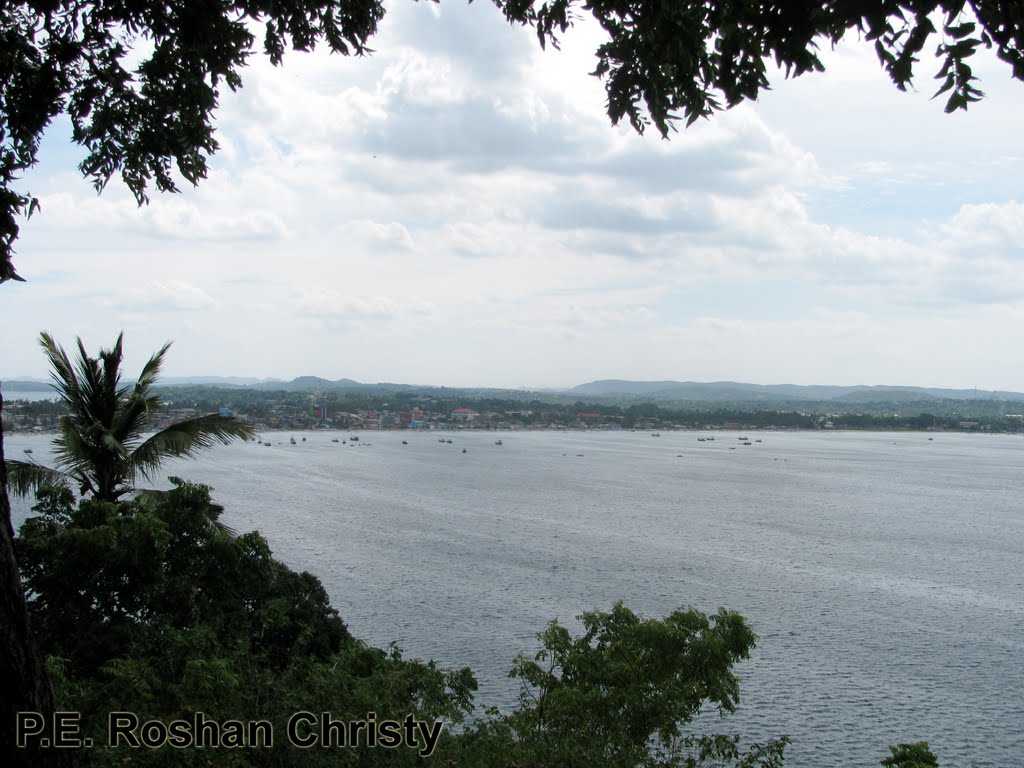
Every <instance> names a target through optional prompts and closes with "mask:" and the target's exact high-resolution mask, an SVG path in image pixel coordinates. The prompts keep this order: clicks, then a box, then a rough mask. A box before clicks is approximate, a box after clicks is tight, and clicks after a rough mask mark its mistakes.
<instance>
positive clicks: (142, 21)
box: [0, 0, 384, 282]
mask: <svg viewBox="0 0 1024 768" xmlns="http://www.w3.org/2000/svg"><path fill="white" fill-rule="evenodd" d="M383 15H384V9H383V7H382V6H381V4H380V2H379V0H354V2H353V1H349V0H346V1H343V2H337V1H335V0H285V1H284V2H280V1H275V0H190V1H189V2H172V3H168V2H163V0H133V1H132V2H125V1H124V0H114V1H113V2H96V0H64V1H63V2H52V1H51V2H42V1H36V2H21V3H0V185H2V187H0V282H3V281H5V280H10V279H18V276H17V274H16V273H15V271H14V268H13V266H12V264H11V260H10V259H11V247H12V245H13V243H14V240H15V239H16V238H17V236H18V223H17V219H18V217H19V216H21V215H31V213H32V212H33V210H34V209H35V208H36V207H37V205H38V203H37V201H35V200H34V199H33V198H31V197H30V196H29V195H28V194H27V193H24V192H22V191H20V190H19V191H16V190H15V189H13V188H12V187H13V185H14V184H15V182H16V181H17V180H18V178H19V176H20V175H21V174H22V173H23V172H24V171H25V170H26V169H28V168H31V167H32V166H33V165H34V164H35V163H36V160H37V153H38V150H39V143H40V140H41V139H42V135H43V131H44V130H45V129H46V127H47V125H49V123H50V121H51V120H53V119H54V118H55V117H57V116H58V115H61V114H67V115H68V117H69V118H70V119H71V124H72V130H73V138H74V141H75V142H77V143H78V144H81V145H82V146H84V147H85V148H86V149H87V150H88V156H87V157H86V159H85V160H84V161H83V162H82V164H81V166H80V170H81V171H82V173H83V174H85V175H86V176H87V177H89V178H90V179H92V181H93V184H94V185H95V187H96V189H97V190H102V189H103V187H104V186H105V185H106V184H107V182H108V181H109V180H110V179H111V177H113V176H114V175H116V174H120V175H121V178H122V179H123V180H124V182H125V184H127V185H128V188H129V189H130V190H131V191H132V194H134V195H135V199H136V200H137V201H138V202H139V203H140V204H141V203H144V202H146V194H147V189H148V187H149V185H150V184H151V183H152V184H154V185H155V186H156V188H157V189H158V190H159V191H161V192H167V191H174V190H175V183H174V179H173V175H172V174H173V169H175V168H176V169H177V172H178V173H180V174H181V176H182V177H183V178H184V179H185V180H187V181H189V182H191V183H193V184H194V183H196V182H198V181H199V180H200V179H202V178H204V177H205V176H206V163H207V159H208V158H209V156H210V155H212V154H213V153H214V152H215V151H216V150H217V141H216V140H215V139H214V136H213V133H214V131H213V119H214V110H215V109H216V107H217V102H218V98H219V95H220V89H221V88H222V87H223V86H225V85H226V86H227V87H228V88H230V89H232V90H235V89H237V88H239V87H240V86H241V85H242V78H241V75H240V74H239V70H240V69H241V68H242V67H243V66H245V63H246V60H247V59H248V58H249V57H250V56H251V55H253V53H254V52H256V50H257V47H259V48H261V49H262V50H263V51H264V52H265V53H266V54H267V55H268V56H269V57H270V60H271V61H272V62H274V63H275V64H280V63H281V60H282V58H283V56H284V53H285V51H286V50H287V49H288V48H289V47H290V48H293V49H295V50H303V51H308V50H313V49H314V48H315V47H316V46H317V44H318V43H326V44H327V45H328V46H329V47H330V49H331V50H332V51H334V52H337V53H343V54H349V53H355V54H363V53H366V52H367V48H366V41H367V40H368V39H369V38H370V37H371V36H372V35H373V34H374V33H375V32H376V31H377V23H378V22H379V21H380V19H381V18H382V17H383ZM256 25H262V29H263V39H262V42H261V43H259V44H258V43H257V40H256V36H255V35H254V34H253V31H252V30H253V29H254V27H255V26H256ZM139 51H149V53H148V55H145V56H144V57H143V58H142V60H141V61H137V57H138V52H139Z"/></svg>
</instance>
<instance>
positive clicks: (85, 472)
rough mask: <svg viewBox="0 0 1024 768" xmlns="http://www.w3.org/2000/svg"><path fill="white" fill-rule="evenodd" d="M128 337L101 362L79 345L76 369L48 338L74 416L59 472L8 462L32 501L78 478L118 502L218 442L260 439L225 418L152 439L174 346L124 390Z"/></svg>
mask: <svg viewBox="0 0 1024 768" xmlns="http://www.w3.org/2000/svg"><path fill="white" fill-rule="evenodd" d="M122 337H123V334H121V335H118V337H117V341H116V342H115V343H114V346H113V347H112V348H111V349H101V350H100V353H99V356H98V357H90V355H89V353H88V352H86V351H85V346H84V345H83V344H82V340H81V339H79V340H78V360H77V362H76V363H75V364H72V362H71V359H70V358H69V357H68V355H67V353H66V352H65V351H64V349H63V348H62V347H60V346H59V345H58V344H57V343H56V342H55V341H54V340H53V337H52V336H50V334H48V333H46V332H43V333H42V334H40V337H39V343H40V345H41V346H42V347H43V350H44V351H45V353H46V356H47V358H48V359H49V361H50V368H51V374H50V375H51V377H52V378H53V382H54V389H55V390H56V392H57V395H58V397H59V399H60V401H61V402H62V403H63V404H64V406H65V407H66V408H67V411H68V413H67V415H66V416H64V417H63V418H62V419H61V422H60V434H59V435H58V436H57V437H56V438H55V439H54V446H55V449H56V456H57V467H56V468H54V469H51V468H49V467H44V466H42V465H40V464H37V463H34V462H25V461H15V460H8V461H7V470H8V479H9V482H10V485H11V489H12V490H13V491H14V492H15V493H19V494H21V495H27V494H28V493H29V492H31V491H33V490H36V489H38V488H41V487H44V486H47V485H54V484H59V483H61V482H63V481H64V480H65V479H70V480H72V481H74V482H75V483H77V484H78V487H79V492H80V493H83V494H84V493H89V494H91V495H92V496H93V498H95V499H98V500H100V501H117V500H118V499H119V498H121V496H123V495H124V494H126V493H128V492H130V491H132V490H134V484H135V483H136V482H137V481H138V480H139V479H143V478H145V479H149V478H151V477H152V476H153V473H154V472H155V471H156V470H157V469H158V468H159V467H160V465H161V463H162V462H163V461H164V460H166V459H168V458H171V457H181V456H187V457H191V456H194V455H195V454H196V453H197V452H199V451H201V450H203V449H204V448H209V447H210V446H212V445H214V444H215V443H217V442H221V443H227V442H230V441H231V440H232V439H234V438H243V439H245V438H249V437H252V429H251V428H250V427H249V426H248V425H247V424H245V423H244V422H241V421H239V420H237V419H235V418H233V417H230V416H221V415H219V414H209V415H206V416H197V417H195V418H191V419H185V420H183V421H178V422H175V423H173V424H171V425H169V426H167V427H164V428H163V429H161V430H159V431H157V432H156V433H155V434H152V435H149V436H148V437H146V435H145V433H146V432H147V431H148V430H149V429H151V427H152V422H153V419H154V417H155V416H156V414H157V412H158V411H159V410H160V408H161V405H162V404H161V400H160V396H159V395H157V394H154V392H153V385H154V383H155V382H156V380H157V378H158V377H159V375H160V368H161V366H162V365H163V360H164V355H166V354H167V350H168V349H169V348H170V343H167V344H165V345H164V346H163V347H162V348H161V349H160V351H159V352H157V353H156V354H155V355H153V356H152V357H151V358H150V359H149V361H148V362H147V363H146V364H145V365H144V366H143V368H142V372H141V373H140V374H139V378H138V380H137V381H136V382H135V385H134V386H128V385H125V386H122V385H121V363H122V360H123V357H124V355H123V351H122Z"/></svg>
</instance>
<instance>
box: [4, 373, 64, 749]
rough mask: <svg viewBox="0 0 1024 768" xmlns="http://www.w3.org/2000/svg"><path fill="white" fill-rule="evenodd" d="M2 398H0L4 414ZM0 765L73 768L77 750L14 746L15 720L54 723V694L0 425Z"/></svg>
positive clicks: (37, 744) (36, 742)
mask: <svg viewBox="0 0 1024 768" xmlns="http://www.w3.org/2000/svg"><path fill="white" fill-rule="evenodd" d="M2 411H3V394H2V393H0V414H2ZM0 518H2V520H0V764H2V765H5V766H16V767H17V768H34V766H43V767H44V768H49V767H50V766H54V767H56V766H60V768H63V767H64V766H70V765H74V763H75V759H74V754H73V753H74V750H71V749H42V748H40V747H39V743H38V741H32V742H30V746H28V747H26V748H23V749H19V748H18V747H17V745H16V743H15V715H16V713H18V712H39V713H41V714H42V715H43V717H45V718H46V720H47V722H50V716H51V715H52V713H53V711H54V708H55V707H54V700H53V690H52V689H51V688H50V680H49V678H47V676H46V667H45V666H44V663H43V657H42V654H41V653H40V652H39V647H38V646H37V645H36V641H35V638H34V637H33V636H32V632H31V630H30V629H29V626H28V611H27V609H26V607H25V593H24V591H23V590H22V588H21V578H20V576H19V575H18V564H17V562H15V560H14V528H13V526H12V525H11V504H10V501H9V500H8V498H7V467H6V465H5V464H4V433H3V422H2V419H0Z"/></svg>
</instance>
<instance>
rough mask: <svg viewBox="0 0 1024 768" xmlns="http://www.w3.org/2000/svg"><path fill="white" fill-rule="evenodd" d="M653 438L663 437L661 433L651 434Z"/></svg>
mask: <svg viewBox="0 0 1024 768" xmlns="http://www.w3.org/2000/svg"><path fill="white" fill-rule="evenodd" d="M651 437H661V432H651Z"/></svg>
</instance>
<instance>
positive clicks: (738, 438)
mask: <svg viewBox="0 0 1024 768" xmlns="http://www.w3.org/2000/svg"><path fill="white" fill-rule="evenodd" d="M736 439H737V440H749V439H750V438H749V437H737V438H736Z"/></svg>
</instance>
